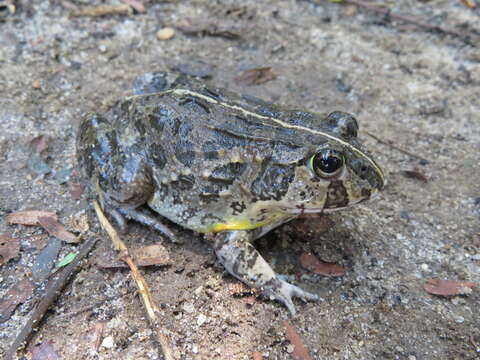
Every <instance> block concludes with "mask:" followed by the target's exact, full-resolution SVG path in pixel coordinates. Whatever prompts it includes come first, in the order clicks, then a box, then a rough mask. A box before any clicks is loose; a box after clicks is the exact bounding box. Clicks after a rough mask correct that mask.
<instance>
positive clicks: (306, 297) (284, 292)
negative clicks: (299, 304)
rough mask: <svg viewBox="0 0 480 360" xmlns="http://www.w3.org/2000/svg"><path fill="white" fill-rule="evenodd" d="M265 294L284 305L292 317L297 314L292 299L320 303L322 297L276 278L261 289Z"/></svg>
mask: <svg viewBox="0 0 480 360" xmlns="http://www.w3.org/2000/svg"><path fill="white" fill-rule="evenodd" d="M261 288H262V290H263V292H264V294H265V295H267V296H270V297H272V298H274V299H275V300H277V301H279V302H281V303H282V304H284V305H285V306H286V307H287V308H288V310H289V311H290V313H291V314H292V315H295V314H296V311H295V306H294V305H293V301H292V298H293V297H298V298H300V299H302V300H303V301H318V300H320V297H319V296H318V295H316V294H313V293H310V292H307V291H305V290H303V289H301V288H299V287H298V286H295V285H292V284H290V283H288V282H286V281H285V280H282V279H280V278H279V277H278V276H275V278H273V279H272V280H271V281H269V282H268V283H267V284H265V285H264V286H262V287H261Z"/></svg>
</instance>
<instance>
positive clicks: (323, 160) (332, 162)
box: [312, 151, 343, 176]
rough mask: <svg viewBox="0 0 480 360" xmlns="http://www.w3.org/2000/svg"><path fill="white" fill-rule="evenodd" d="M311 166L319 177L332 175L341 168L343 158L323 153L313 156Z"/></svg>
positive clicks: (330, 153) (327, 152)
mask: <svg viewBox="0 0 480 360" xmlns="http://www.w3.org/2000/svg"><path fill="white" fill-rule="evenodd" d="M312 165H313V169H314V170H315V172H316V173H317V175H319V176H326V175H333V174H335V173H336V172H337V171H338V170H339V169H340V168H341V167H342V166H343V158H342V156H341V155H339V154H334V153H332V152H331V151H325V152H323V153H318V154H317V155H315V157H314V159H313V164H312Z"/></svg>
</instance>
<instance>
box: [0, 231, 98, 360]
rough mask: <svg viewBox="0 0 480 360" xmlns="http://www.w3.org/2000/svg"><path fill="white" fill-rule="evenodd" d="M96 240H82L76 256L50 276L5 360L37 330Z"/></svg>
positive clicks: (10, 358)
mask: <svg viewBox="0 0 480 360" xmlns="http://www.w3.org/2000/svg"><path fill="white" fill-rule="evenodd" d="M97 241H98V239H97V238H92V239H89V240H88V241H86V242H84V243H83V245H82V246H81V247H80V250H79V251H78V254H77V256H75V259H73V261H72V262H71V263H70V264H68V265H67V266H65V268H63V270H62V271H60V272H59V273H58V274H57V275H56V277H54V278H52V279H51V280H50V281H49V282H48V285H47V290H46V293H45V295H44V296H43V298H42V299H41V300H40V303H39V304H38V305H37V307H36V308H35V310H34V311H33V314H32V316H31V317H30V319H28V321H27V323H26V324H25V325H24V326H23V328H22V330H21V331H20V333H19V334H18V335H17V337H16V338H15V341H14V342H13V344H12V346H11V347H10V349H8V352H7V354H6V356H5V359H6V360H13V359H15V356H16V353H17V351H18V350H20V349H22V348H24V347H25V345H27V342H28V340H29V339H30V337H31V335H32V333H33V332H34V331H37V330H38V325H39V323H40V321H41V320H42V319H43V317H44V316H45V313H46V312H47V310H48V308H49V307H50V305H52V303H53V302H54V301H55V300H56V299H57V297H58V295H60V292H61V291H62V289H63V288H64V287H65V285H66V284H67V282H68V280H69V279H70V277H71V275H72V274H73V273H74V272H75V271H76V270H78V265H79V264H80V261H81V260H82V259H83V258H84V257H85V256H87V255H88V253H89V252H90V251H91V250H92V249H93V247H94V245H95V243H96V242H97Z"/></svg>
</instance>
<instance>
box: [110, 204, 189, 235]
mask: <svg viewBox="0 0 480 360" xmlns="http://www.w3.org/2000/svg"><path fill="white" fill-rule="evenodd" d="M117 213H119V214H120V215H123V216H124V217H125V218H127V219H130V220H135V221H137V222H139V223H140V224H143V225H146V226H148V227H152V228H154V229H155V230H157V231H159V232H161V233H162V234H163V235H165V236H166V237H167V238H168V239H169V240H170V241H171V242H173V243H181V241H180V240H179V239H178V238H177V236H176V235H175V234H174V233H173V232H172V230H170V229H169V228H168V227H167V226H166V225H164V224H162V223H161V222H160V221H159V220H158V219H157V218H155V217H153V216H152V215H149V214H147V213H146V212H145V211H142V210H141V209H125V208H119V209H118V210H117ZM114 217H115V216H114ZM115 220H116V221H117V223H119V221H118V220H117V219H116V218H115ZM123 222H125V220H123ZM119 225H120V224H119ZM120 228H121V225H120Z"/></svg>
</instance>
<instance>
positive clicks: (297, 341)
mask: <svg viewBox="0 0 480 360" xmlns="http://www.w3.org/2000/svg"><path fill="white" fill-rule="evenodd" d="M283 325H284V326H285V329H286V331H287V334H286V335H287V339H288V341H290V343H291V344H292V345H293V346H294V349H293V352H292V353H291V354H290V355H291V356H292V358H293V359H294V360H313V359H312V357H311V356H310V354H309V353H308V350H307V348H306V347H305V345H304V344H303V341H302V338H301V337H300V335H298V333H297V332H296V331H295V329H294V327H293V326H292V325H290V324H289V323H288V321H286V320H285V321H284V322H283Z"/></svg>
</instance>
